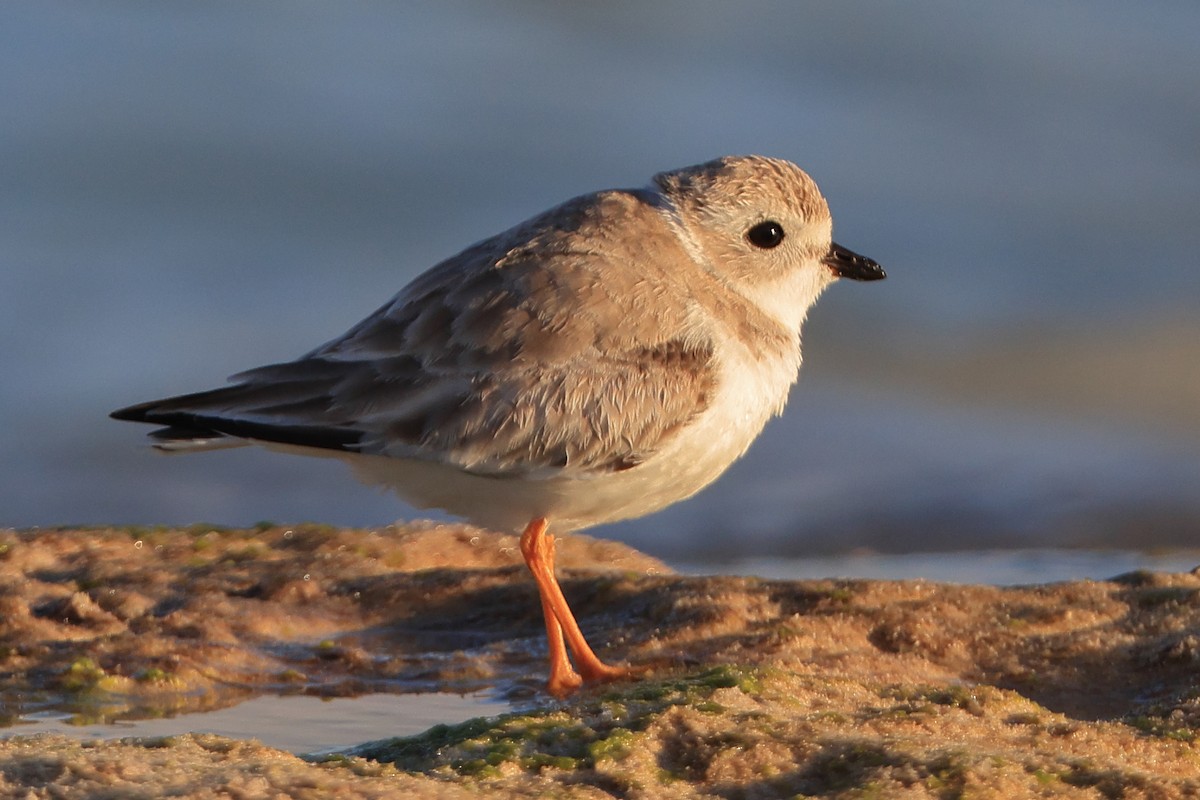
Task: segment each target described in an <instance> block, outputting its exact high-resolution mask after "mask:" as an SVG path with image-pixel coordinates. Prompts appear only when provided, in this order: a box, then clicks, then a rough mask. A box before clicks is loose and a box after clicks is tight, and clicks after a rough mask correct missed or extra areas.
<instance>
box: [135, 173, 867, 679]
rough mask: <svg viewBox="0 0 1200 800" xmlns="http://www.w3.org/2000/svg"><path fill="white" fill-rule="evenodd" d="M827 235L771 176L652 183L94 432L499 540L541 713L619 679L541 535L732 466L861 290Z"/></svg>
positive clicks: (674, 495)
mask: <svg viewBox="0 0 1200 800" xmlns="http://www.w3.org/2000/svg"><path fill="white" fill-rule="evenodd" d="M831 231H832V223H831V220H830V216H829V207H828V205H827V204H826V202H825V199H824V197H822V196H821V193H820V191H819V190H818V189H817V186H816V184H815V183H814V182H813V181H812V179H811V178H810V177H809V176H808V175H807V174H805V173H804V172H803V171H802V170H801V169H800V168H798V167H796V166H795V165H794V164H791V163H789V162H787V161H781V160H778V159H772V158H764V157H761V156H744V157H727V158H721V159H718V160H715V161H710V162H708V163H705V164H700V165H698V166H693V167H686V168H684V169H679V170H675V171H672V172H663V173H660V174H658V175H656V176H655V177H654V179H653V181H652V182H651V183H650V185H649V186H647V187H645V188H641V189H621V190H609V191H601V192H596V193H594V194H588V195H583V196H581V197H577V198H575V199H574V200H569V201H567V202H566V203H564V204H562V205H560V206H558V207H556V208H553V209H551V210H549V211H547V212H545V213H544V214H541V215H539V216H537V217H534V218H533V219H530V220H528V221H527V222H523V223H521V224H520V225H517V226H516V227H514V228H512V229H510V230H508V231H505V232H504V233H501V234H499V235H497V236H493V237H492V238H490V239H486V240H484V241H482V242H480V243H478V244H476V245H474V246H472V247H469V248H468V249H466V250H464V251H463V252H461V253H459V254H458V255H456V256H453V257H452V258H449V259H447V260H445V261H443V262H441V263H440V264H438V265H436V266H434V267H433V268H432V269H430V270H429V271H428V272H425V273H424V274H422V275H420V276H419V277H417V278H416V279H415V280H414V281H413V282H412V283H410V284H409V285H408V286H407V287H405V288H404V289H403V290H402V291H401V292H400V293H399V294H398V295H396V296H395V297H394V298H392V299H391V300H389V301H388V302H387V303H386V304H385V305H384V306H383V307H382V308H380V309H379V310H378V311H376V312H375V313H374V314H372V315H371V316H369V317H367V318H366V319H365V320H363V321H362V322H360V323H358V324H357V325H355V326H354V327H353V328H351V329H350V330H349V331H348V332H347V333H346V334H344V335H343V336H340V337H338V338H337V339H334V340H333V341H331V342H329V343H327V344H324V345H321V346H320V347H318V348H317V349H315V350H313V351H312V352H310V353H308V354H307V355H305V356H302V357H301V358H299V359H297V360H295V361H289V362H286V363H282V364H272V365H269V366H265V367H259V368H258V369H252V370H249V371H247V372H243V373H240V374H238V375H235V376H233V378H232V379H231V380H232V385H230V386H225V387H223V388H219V389H214V390H211V391H207V392H199V393H197V394H189V395H183V396H181V397H173V398H169V399H166V400H156V401H153V402H149V403H141V404H139V405H135V406H130V407H129V408H124V409H121V410H119V411H116V412H113V414H112V416H113V417H115V418H117V419H124V420H133V421H137V422H150V423H155V424H159V425H163V426H166V427H165V428H163V429H162V430H159V431H155V432H153V433H152V434H151V436H152V437H154V438H155V439H156V442H157V446H159V447H160V448H162V449H166V450H198V449H208V448H213V447H222V446H228V445H230V444H243V443H247V442H253V443H258V444H263V445H266V446H268V447H271V448H275V449H280V450H287V451H291V452H297V453H305V454H323V455H331V454H332V455H336V456H338V457H341V458H344V459H345V460H346V461H348V462H349V463H350V464H351V465H352V466H353V467H354V468H355V470H356V471H357V472H358V473H359V474H360V476H362V477H363V478H365V479H366V480H368V481H371V482H376V483H382V484H386V485H387V486H389V487H391V488H393V489H394V490H395V491H397V492H398V493H399V494H400V495H401V496H402V497H404V498H405V499H407V500H408V501H409V502H411V503H413V504H415V505H417V506H419V507H425V508H430V507H435V508H441V509H445V510H447V511H449V512H451V513H453V514H456V515H459V516H462V517H464V518H466V519H467V520H470V521H471V522H473V523H475V524H477V525H482V526H484V527H488V528H492V529H495V530H502V531H508V530H511V531H514V532H515V531H519V530H523V534H522V536H521V551H522V554H523V555H524V558H525V563H526V564H527V565H528V567H529V570H530V572H532V574H533V576H534V578H535V580H536V581H537V584H538V591H539V593H540V596H541V602H542V611H543V614H544V616H545V622H546V634H547V638H548V642H549V656H550V679H549V684H548V687H547V688H548V690H549V691H550V692H551V693H552V694H554V695H556V696H563V695H566V694H568V693H570V692H571V691H572V690H574V689H575V688H577V687H578V686H579V685H581V684H582V683H583V682H592V681H604V680H612V679H614V678H619V677H623V676H626V675H629V674H631V670H630V669H629V668H626V667H619V666H611V665H609V664H606V663H604V662H603V661H601V660H600V659H599V658H598V657H597V656H596V655H595V653H594V652H593V651H592V649H591V648H590V647H589V646H588V643H587V642H586V641H585V639H584V637H583V634H582V633H581V632H580V630H579V626H578V624H577V623H576V621H575V618H574V615H573V614H572V613H571V610H570V608H569V607H568V605H567V601H566V600H565V599H564V597H563V594H562V591H561V589H560V588H559V585H558V582H557V580H556V579H555V576H554V538H553V536H550V535H549V534H548V533H547V530H548V528H549V526H553V527H554V529H555V531H557V532H560V533H563V532H567V531H573V530H579V529H581V528H586V527H588V526H591V525H598V524H600V523H605V522H613V521H615V520H620V519H628V518H630V517H637V516H640V515H642V514H647V513H650V512H652V511H656V510H658V509H660V508H663V507H665V506H667V505H670V504H671V503H674V502H676V501H678V500H682V499H684V498H686V497H689V496H691V495H693V494H695V493H696V492H697V491H699V490H700V489H701V488H703V487H704V486H706V485H707V484H709V483H710V482H712V481H713V480H714V479H716V478H717V476H718V475H720V474H721V473H722V472H723V471H724V470H725V469H726V467H728V466H729V465H730V464H731V463H732V462H733V461H734V460H735V459H737V458H738V457H739V456H740V455H742V453H744V452H745V451H746V448H747V447H749V446H750V443H751V442H752V441H753V440H754V438H755V437H756V436H758V434H759V432H760V431H761V430H762V428H763V426H764V425H765V424H766V422H767V420H768V419H769V418H770V417H771V416H773V415H775V414H778V413H780V411H782V409H783V405H784V402H785V401H786V399H787V395H788V390H789V388H790V387H791V385H792V384H793V383H794V382H795V380H796V377H797V371H798V369H799V367H800V328H801V324H802V323H803V321H804V318H805V315H806V313H807V311H808V309H809V307H810V306H811V305H812V303H813V302H814V301H815V300H816V299H817V296H818V295H819V294H820V293H821V291H822V290H823V289H824V288H825V287H826V286H828V285H829V284H830V283H832V282H833V281H834V280H836V279H837V278H838V277H845V278H853V279H855V280H877V279H879V278H883V277H885V276H884V271H883V269H882V268H880V266H879V265H878V264H877V263H875V262H874V261H872V260H870V259H868V258H864V257H862V256H859V255H856V254H855V253H853V252H851V251H849V250H847V249H845V248H843V247H841V246H840V245H838V244H836V243H834V242H833V241H832V238H831ZM568 651H569V654H568ZM572 659H573V661H574V664H572Z"/></svg>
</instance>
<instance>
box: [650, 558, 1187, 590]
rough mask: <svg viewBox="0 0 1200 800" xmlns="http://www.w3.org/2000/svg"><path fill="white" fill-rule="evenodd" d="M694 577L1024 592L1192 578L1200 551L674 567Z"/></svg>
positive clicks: (774, 560)
mask: <svg viewBox="0 0 1200 800" xmlns="http://www.w3.org/2000/svg"><path fill="white" fill-rule="evenodd" d="M673 566H674V567H675V568H676V569H677V570H679V571H680V572H683V573H686V574H689V575H708V574H717V573H719V574H722V575H756V576H758V577H760V578H768V579H774V580H810V579H816V578H853V579H857V580H927V581H934V582H937V583H964V584H991V585H994V586H1022V585H1026V584H1038V583H1057V582H1059V581H1078V580H1105V579H1107V578H1112V577H1115V576H1117V575H1120V574H1122V573H1126V572H1133V571H1136V570H1148V571H1151V572H1190V571H1192V570H1194V569H1200V550H1187V551H1176V552H1165V553H1141V552H1134V551H1112V550H983V551H977V552H976V551H972V552H959V553H904V554H882V553H869V554H868V553H856V554H849V555H834V556H815V557H812V558H795V559H792V558H785V559H778V558H746V559H738V560H736V561H733V562H731V563H727V564H726V563H722V564H720V565H719V566H717V565H705V564H674V565H673Z"/></svg>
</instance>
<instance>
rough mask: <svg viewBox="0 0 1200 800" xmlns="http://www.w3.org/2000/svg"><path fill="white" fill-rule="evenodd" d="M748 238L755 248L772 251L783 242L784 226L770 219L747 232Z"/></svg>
mask: <svg viewBox="0 0 1200 800" xmlns="http://www.w3.org/2000/svg"><path fill="white" fill-rule="evenodd" d="M746 238H747V239H749V240H750V244H752V245H754V246H755V247H761V248H762V249H763V250H770V249H771V248H772V247H778V246H779V243H780V242H782V241H783V226H782V225H780V224H779V223H778V222H776V221H775V220H772V219H769V220H767V221H766V222H760V223H758V224H757V225H755V226H754V227H753V228H751V229H750V230H748V231H746Z"/></svg>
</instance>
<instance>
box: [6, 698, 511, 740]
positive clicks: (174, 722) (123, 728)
mask: <svg viewBox="0 0 1200 800" xmlns="http://www.w3.org/2000/svg"><path fill="white" fill-rule="evenodd" d="M509 708H510V706H509V704H508V703H506V702H504V701H502V700H498V699H496V698H495V697H494V696H492V695H490V694H487V693H479V694H469V695H456V694H439V693H428V694H370V695H362V696H361V697H333V698H321V697H307V696H302V695H274V696H266V697H256V698H254V699H253V700H247V701H245V702H244V703H239V704H238V705H236V706H231V707H229V708H223V709H220V710H219V711H208V712H204V713H197V714H180V715H179V716H176V717H170V718H166V719H139V720H125V721H120V722H113V723H109V724H77V723H76V722H74V721H73V720H75V719H76V718H75V717H74V716H73V715H71V714H68V713H65V712H58V711H41V712H37V713H32V714H28V715H26V716H24V717H22V718H21V720H20V722H19V723H18V724H17V725H14V726H13V727H11V728H8V729H7V730H5V729H0V737H4V736H18V735H20V736H28V735H32V734H36V733H62V734H66V735H68V736H75V737H78V738H81V739H119V738H125V737H130V736H146V737H156V736H174V735H177V734H181V733H215V734H219V735H221V736H229V737H232V738H237V739H258V740H259V741H261V742H262V743H263V744H266V745H269V746H271V747H276V748H279V749H281V750H288V751H290V752H293V753H315V754H319V753H323V752H331V751H333V750H340V749H343V748H346V747H349V746H351V745H355V744H362V743H363V742H367V741H371V740H373V739H384V738H387V737H390V736H411V735H413V734H417V733H421V732H422V731H425V730H427V729H429V728H430V727H432V726H433V725H437V724H453V723H456V722H462V721H464V720H467V719H471V718H474V717H482V716H489V715H492V714H500V713H503V712H504V711H507V710H509Z"/></svg>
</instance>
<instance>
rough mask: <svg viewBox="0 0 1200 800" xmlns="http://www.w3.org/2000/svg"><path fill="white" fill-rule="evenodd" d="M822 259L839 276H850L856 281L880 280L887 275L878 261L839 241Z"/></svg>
mask: <svg viewBox="0 0 1200 800" xmlns="http://www.w3.org/2000/svg"><path fill="white" fill-rule="evenodd" d="M821 261H822V262H824V264H825V266H827V267H829V268H830V269H831V270H833V274H834V275H837V276H838V277H839V278H850V279H851V280H855V281H878V280H882V279H884V278H886V277H887V273H886V272H884V271H883V267H881V266H879V264H878V262H876V261H872V260H871V259H869V258H867V257H866V256H860V255H859V254H858V253H855V252H852V251H850V250H847V249H846V248H844V247H842V246H841V245H840V244H838V243H837V242H834V243H833V244H832V245H831V246H830V247H829V252H828V253H826V254H825V258H823V259H821Z"/></svg>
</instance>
